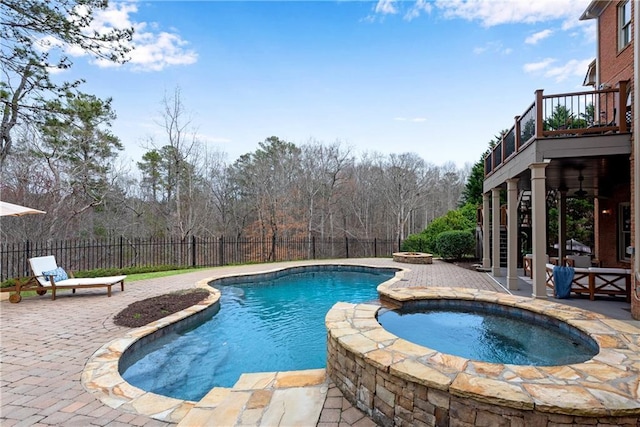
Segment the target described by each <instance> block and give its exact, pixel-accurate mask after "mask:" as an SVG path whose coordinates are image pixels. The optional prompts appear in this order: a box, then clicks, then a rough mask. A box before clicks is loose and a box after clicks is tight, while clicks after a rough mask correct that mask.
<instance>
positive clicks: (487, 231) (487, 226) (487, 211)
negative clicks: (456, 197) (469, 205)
mask: <svg viewBox="0 0 640 427" xmlns="http://www.w3.org/2000/svg"><path fill="white" fill-rule="evenodd" d="M489 218H491V203H490V200H489V193H483V194H482V268H485V269H487V271H488V269H489V268H491V256H490V253H489V251H490V250H491V223H490V222H489Z"/></svg>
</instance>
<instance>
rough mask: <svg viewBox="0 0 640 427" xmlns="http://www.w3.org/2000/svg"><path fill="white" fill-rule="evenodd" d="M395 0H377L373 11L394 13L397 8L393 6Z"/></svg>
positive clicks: (384, 13) (396, 11) (386, 13)
mask: <svg viewBox="0 0 640 427" xmlns="http://www.w3.org/2000/svg"><path fill="white" fill-rule="evenodd" d="M394 3H395V0H378V3H377V4H376V8H375V12H376V13H381V14H383V15H395V14H396V13H398V9H397V8H396V6H395V4H394Z"/></svg>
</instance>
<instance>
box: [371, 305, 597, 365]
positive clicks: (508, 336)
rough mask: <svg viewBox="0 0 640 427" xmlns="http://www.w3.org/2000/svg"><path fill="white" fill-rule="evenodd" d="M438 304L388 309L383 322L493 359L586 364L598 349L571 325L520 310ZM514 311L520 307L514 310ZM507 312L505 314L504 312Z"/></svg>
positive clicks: (458, 351) (436, 344)
mask: <svg viewBox="0 0 640 427" xmlns="http://www.w3.org/2000/svg"><path fill="white" fill-rule="evenodd" d="M503 310H504V311H508V309H498V311H494V310H486V309H482V308H480V307H476V308H475V309H474V308H472V307H455V306H451V307H437V308H432V309H420V308H418V309H409V310H404V311H400V310H398V311H387V312H384V313H381V314H379V316H378V322H379V323H380V324H381V325H382V326H383V327H384V328H385V329H386V330H388V331H389V332H391V333H392V334H394V335H397V336H398V337H400V338H404V339H406V340H407V341H411V342H413V343H416V344H420V345H423V346H425V347H429V348H431V349H433V350H437V351H439V352H442V353H448V354H454V355H456V356H462V357H465V358H468V359H473V360H481V361H484V362H491V363H505V364H514V365H532V366H557V365H567V364H572V363H579V362H584V361H586V360H589V359H591V358H592V357H593V356H595V355H596V354H597V352H598V348H597V345H596V344H595V342H593V341H592V340H591V339H590V338H588V337H587V336H586V335H584V334H582V333H579V332H578V331H577V330H573V328H570V327H569V326H568V325H566V324H561V323H560V322H559V321H558V322H555V321H554V320H553V319H551V318H547V319H546V320H547V321H545V322H544V323H543V322H541V321H540V316H539V315H538V316H536V315H533V314H531V315H528V314H526V313H527V312H526V311H525V310H519V312H518V313H517V315H513V314H511V315H510V314H508V313H506V312H504V311H503ZM510 310H511V311H512V312H514V311H515V309H513V308H510ZM499 311H503V312H499Z"/></svg>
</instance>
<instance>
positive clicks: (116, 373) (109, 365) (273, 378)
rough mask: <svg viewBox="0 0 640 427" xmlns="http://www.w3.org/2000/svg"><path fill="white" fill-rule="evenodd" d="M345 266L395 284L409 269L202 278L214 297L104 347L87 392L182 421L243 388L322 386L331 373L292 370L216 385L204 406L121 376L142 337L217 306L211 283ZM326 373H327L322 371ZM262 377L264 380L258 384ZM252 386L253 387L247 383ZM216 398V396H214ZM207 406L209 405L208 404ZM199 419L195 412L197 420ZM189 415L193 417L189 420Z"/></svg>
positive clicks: (92, 364) (114, 404) (91, 368)
mask: <svg viewBox="0 0 640 427" xmlns="http://www.w3.org/2000/svg"><path fill="white" fill-rule="evenodd" d="M327 265H335V266H345V267H370V268H374V269H389V268H393V269H396V270H398V272H397V273H396V275H395V277H392V278H391V279H389V280H387V281H386V282H384V283H383V284H386V285H389V286H390V285H392V284H393V283H395V282H397V281H398V280H400V279H401V277H402V271H403V269H402V268H401V267H395V266H380V265H367V264H366V263H358V264H350V263H340V262H331V263H313V262H310V263H301V264H296V265H293V266H284V267H276V268H271V269H265V270H262V271H252V272H246V273H230V274H224V275H220V276H215V277H209V278H206V279H202V280H200V281H198V282H197V283H196V285H195V286H196V287H197V288H202V289H206V290H208V291H209V296H208V297H207V298H206V299H204V300H203V301H201V302H199V303H198V304H196V305H193V306H191V307H189V308H186V309H184V310H182V311H179V312H176V313H174V314H171V315H169V316H166V317H164V318H162V319H160V320H157V321H155V322H152V323H149V324H148V325H145V326H142V327H139V328H136V329H132V330H130V331H128V332H127V333H126V334H125V335H124V336H123V337H120V338H116V339H114V340H112V341H110V342H108V343H106V344H105V345H103V346H102V347H101V348H99V349H98V350H97V351H96V352H95V353H94V354H93V355H92V356H91V357H90V358H89V360H88V361H87V363H86V365H85V367H84V370H83V372H82V375H81V383H82V385H83V387H84V388H85V390H87V391H88V392H89V393H91V394H92V395H93V396H94V397H96V398H97V399H98V400H100V401H101V402H102V403H104V404H105V405H107V406H109V407H111V408H114V409H115V408H117V409H121V410H124V411H126V412H130V413H136V414H140V415H145V416H148V417H151V418H154V419H157V420H160V421H166V422H171V423H180V422H181V421H183V420H184V421H186V420H189V418H188V417H187V415H188V414H190V412H191V410H192V409H194V408H195V410H196V411H199V410H200V408H201V404H202V405H204V406H205V407H207V406H208V407H210V406H211V402H212V401H215V402H219V401H221V399H220V398H219V396H221V395H222V396H226V395H227V394H228V393H229V392H231V391H234V390H235V391H238V390H244V391H246V390H249V389H251V390H262V389H265V388H273V389H278V388H291V387H308V386H317V385H320V384H324V383H325V382H326V375H325V370H324V369H321V370H306V371H289V372H265V373H260V374H243V375H242V376H241V377H240V379H239V380H238V382H237V383H236V384H235V385H234V387H233V388H223V387H216V388H214V389H212V390H211V391H210V392H209V394H207V395H206V396H205V397H203V399H202V400H201V401H200V403H198V402H194V401H190V400H182V399H176V398H172V397H168V396H163V395H160V394H156V393H152V392H148V391H145V390H142V389H140V388H138V387H135V386H133V385H131V384H129V383H128V382H127V381H126V380H125V379H124V378H122V376H121V375H120V370H119V363H120V358H121V357H122V355H123V354H124V352H125V351H126V350H127V349H128V348H130V347H131V346H132V345H134V344H135V343H136V342H138V341H139V340H140V339H142V338H144V337H146V336H148V335H151V334H153V333H154V332H157V331H159V330H162V329H163V328H166V327H169V326H171V325H173V324H175V323H177V322H179V321H181V320H184V319H186V318H189V317H191V316H194V315H197V314H198V313H202V312H203V311H204V310H207V309H209V308H213V307H212V306H214V305H215V304H218V302H219V301H220V291H218V290H217V289H216V288H214V287H213V286H210V283H212V282H216V281H220V280H222V281H224V280H225V279H231V278H235V277H244V276H255V275H264V274H270V273H276V274H277V273H279V272H283V271H286V270H291V269H294V270H295V269H297V268H301V267H302V268H304V267H313V266H327ZM320 371H322V374H319V372H320ZM256 375H258V377H259V379H258V380H256V379H255V378H256ZM248 382H249V383H252V384H253V385H252V386H251V387H248V386H247V383H248ZM211 396H213V397H211ZM202 402H204V403H202ZM193 415H195V414H194V413H191V416H193ZM185 417H187V418H185Z"/></svg>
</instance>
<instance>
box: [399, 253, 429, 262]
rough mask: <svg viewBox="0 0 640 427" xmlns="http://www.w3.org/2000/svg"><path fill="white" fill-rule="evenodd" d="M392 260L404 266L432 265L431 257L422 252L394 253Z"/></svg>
mask: <svg viewBox="0 0 640 427" xmlns="http://www.w3.org/2000/svg"><path fill="white" fill-rule="evenodd" d="M393 260H394V261H396V262H404V263H405V264H433V255H431V254H427V253H424V252H395V253H394V254H393Z"/></svg>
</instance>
